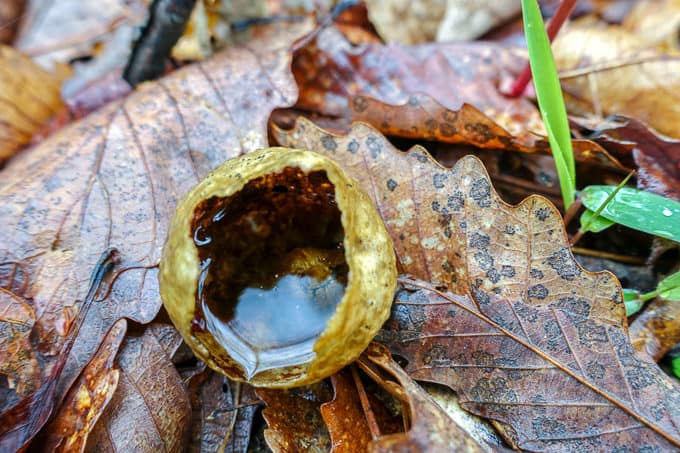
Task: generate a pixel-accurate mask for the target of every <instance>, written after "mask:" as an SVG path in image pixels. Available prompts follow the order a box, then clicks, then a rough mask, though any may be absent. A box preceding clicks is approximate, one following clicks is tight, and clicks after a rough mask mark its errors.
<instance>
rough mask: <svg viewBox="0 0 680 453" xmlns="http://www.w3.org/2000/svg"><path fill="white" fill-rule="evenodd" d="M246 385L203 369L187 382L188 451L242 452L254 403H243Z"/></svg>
mask: <svg viewBox="0 0 680 453" xmlns="http://www.w3.org/2000/svg"><path fill="white" fill-rule="evenodd" d="M244 387H247V384H243V383H240V382H234V381H230V380H229V379H227V378H226V377H225V376H222V375H221V374H218V373H216V372H214V371H213V370H211V369H209V368H207V369H205V370H204V371H203V372H202V373H200V374H197V375H195V376H192V377H191V378H190V380H189V383H188V391H189V394H190V397H191V407H192V412H193V417H192V436H191V445H190V446H189V451H191V452H195V453H198V452H205V453H208V452H214V451H221V452H226V453H239V452H240V453H245V452H246V451H247V449H248V443H249V441H250V432H251V429H252V424H253V417H254V415H255V411H256V410H257V406H256V405H248V406H243V405H242V402H241V396H242V394H243V393H244Z"/></svg>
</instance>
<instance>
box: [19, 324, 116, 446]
mask: <svg viewBox="0 0 680 453" xmlns="http://www.w3.org/2000/svg"><path fill="white" fill-rule="evenodd" d="M126 330H127V322H126V321H125V320H124V319H121V320H119V321H117V322H116V323H115V324H114V325H113V326H112V327H111V330H110V331H109V332H108V334H107V335H106V337H105V338H104V340H103V341H102V344H101V346H100V347H99V349H98V350H97V353H96V354H95V356H94V357H93V358H92V360H91V361H90V363H88V364H87V366H86V367H85V368H84V369H83V372H82V373H81V375H80V376H79V377H78V380H76V382H75V383H74V385H73V387H71V389H70V390H69V392H68V394H67V395H66V398H65V399H64V402H63V403H62V405H61V407H60V408H59V410H58V411H57V413H56V414H55V415H54V418H53V420H52V422H51V423H50V424H49V425H48V426H47V427H46V428H45V430H44V431H43V433H42V434H41V438H40V439H39V440H37V441H36V443H37V444H38V445H40V448H41V449H42V450H43V451H59V452H62V451H63V452H72V451H84V449H85V445H86V443H87V438H88V436H89V434H90V432H91V431H92V429H93V428H94V426H95V423H97V421H98V420H99V418H100V416H101V415H102V413H103V411H104V410H105V408H106V406H107V405H108V404H109V402H110V401H111V398H112V397H113V395H114V392H115V391H116V388H117V386H118V379H119V375H120V373H119V371H118V370H117V369H116V368H115V366H114V364H115V358H116V354H117V353H118V348H119V347H120V345H121V343H122V342H123V338H124V337H125V332H126ZM32 447H33V448H35V447H37V445H35V444H34V445H33V446H32Z"/></svg>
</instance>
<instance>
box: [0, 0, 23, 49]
mask: <svg viewBox="0 0 680 453" xmlns="http://www.w3.org/2000/svg"><path fill="white" fill-rule="evenodd" d="M24 3H25V0H5V1H3V2H2V3H0V24H1V25H0V44H11V43H12V39H14V33H16V29H17V26H18V25H19V20H20V19H21V13H22V11H23V10H24Z"/></svg>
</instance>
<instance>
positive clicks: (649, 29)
mask: <svg viewBox="0 0 680 453" xmlns="http://www.w3.org/2000/svg"><path fill="white" fill-rule="evenodd" d="M621 26H622V27H623V28H625V29H626V30H628V31H630V32H631V33H633V34H634V35H635V36H636V37H637V38H638V39H639V40H640V41H642V42H644V43H645V44H647V45H653V46H661V47H662V48H664V49H665V50H668V51H673V50H676V51H677V50H678V45H679V44H680V43H679V42H678V31H680V1H678V0H641V1H640V0H638V1H636V2H635V7H634V8H633V9H632V11H630V13H629V14H628V15H627V16H626V18H625V19H624V20H623V22H622V24H621Z"/></svg>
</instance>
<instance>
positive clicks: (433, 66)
mask: <svg viewBox="0 0 680 453" xmlns="http://www.w3.org/2000/svg"><path fill="white" fill-rule="evenodd" d="M524 64H525V56H524V51H522V50H519V49H517V48H513V47H509V46H503V45H499V44H496V43H466V44H438V45H435V44H423V45H419V46H412V47H408V46H399V45H389V46H385V45H379V44H363V45H359V46H353V45H352V44H350V42H349V41H348V40H347V39H346V38H345V37H344V36H343V35H342V34H341V33H340V32H339V31H338V30H337V29H336V28H333V27H329V28H327V29H324V30H323V31H322V32H321V33H320V34H319V35H318V37H317V38H316V39H315V40H314V42H313V43H311V44H309V45H307V46H305V47H304V48H303V49H301V50H300V51H298V52H297V53H296V55H295V58H294V60H293V73H294V74H295V78H296V80H297V83H298V86H299V88H300V97H299V99H298V102H297V104H296V107H298V108H300V109H302V110H305V111H312V112H316V113H320V114H323V115H327V116H335V117H345V118H348V117H350V116H351V115H350V113H351V111H353V113H354V114H356V113H357V112H361V111H362V110H364V109H365V108H366V106H365V105H364V104H363V103H362V102H363V99H364V98H372V99H375V100H377V101H380V102H384V103H386V104H391V105H403V104H406V103H407V102H408V101H409V99H410V98H411V97H412V95H413V94H416V93H423V94H425V95H427V96H429V97H430V98H432V99H436V100H437V102H438V103H440V104H441V105H443V106H444V107H446V108H447V109H450V110H454V111H457V110H459V109H460V108H461V107H462V105H463V104H464V103H467V104H470V105H474V106H475V108H476V109H477V110H479V111H481V112H482V113H483V114H484V115H486V116H487V117H488V118H490V120H491V121H493V122H495V123H496V124H498V125H500V126H501V127H503V128H505V129H506V130H507V131H509V132H510V133H511V134H513V135H517V134H518V133H519V132H520V131H521V132H522V133H527V131H530V132H535V133H538V134H541V135H545V129H544V128H543V122H542V120H541V116H540V113H539V112H538V109H537V108H536V107H535V106H534V105H533V104H532V103H531V102H529V101H528V100H527V99H524V98H509V97H506V96H503V95H502V94H501V93H500V91H499V89H498V87H499V86H501V85H503V84H504V83H505V81H507V80H510V79H512V78H513V77H514V76H513V71H520V70H521V68H522V66H523V65H524ZM354 96H360V97H357V98H354V99H352V98H353V97H354ZM350 102H351V104H350ZM520 124H521V126H520ZM518 128H521V129H519V130H518Z"/></svg>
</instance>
